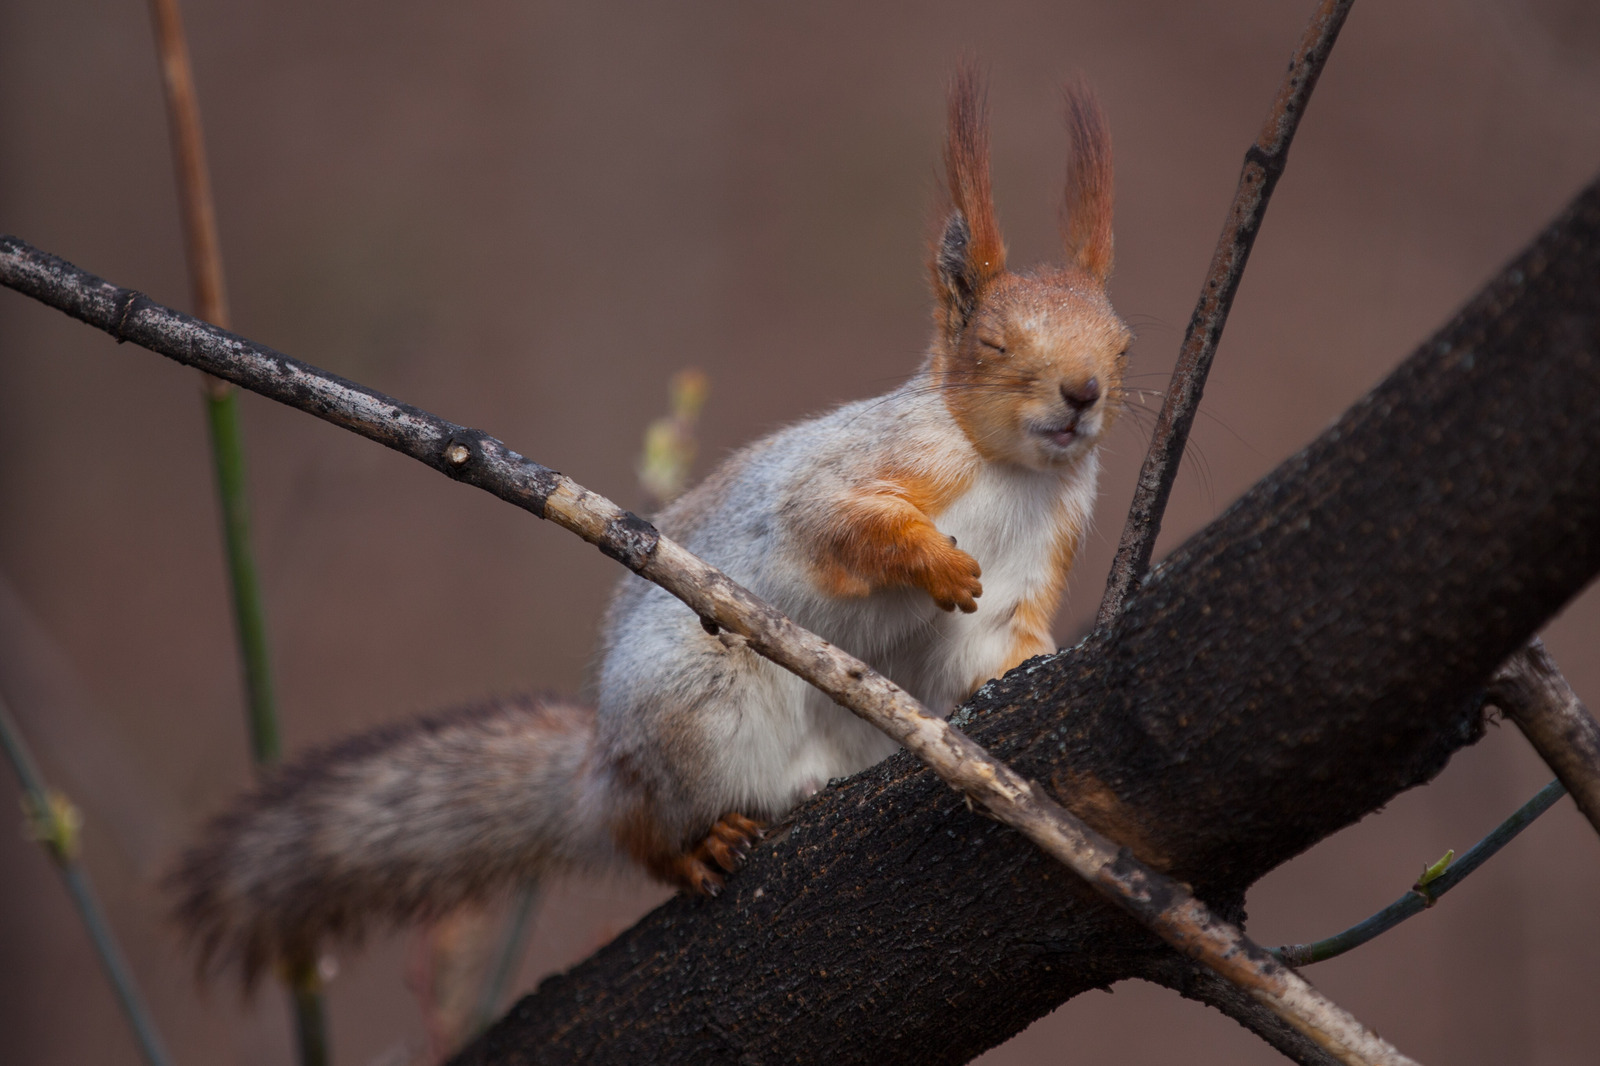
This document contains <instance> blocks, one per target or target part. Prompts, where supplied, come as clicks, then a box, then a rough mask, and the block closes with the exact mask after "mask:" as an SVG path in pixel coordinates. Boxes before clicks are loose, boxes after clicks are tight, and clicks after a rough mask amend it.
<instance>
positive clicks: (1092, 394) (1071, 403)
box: [1061, 378, 1100, 411]
mask: <svg viewBox="0 0 1600 1066" xmlns="http://www.w3.org/2000/svg"><path fill="white" fill-rule="evenodd" d="M1061 398H1062V399H1063V400H1065V401H1067V406H1068V407H1070V408H1072V409H1073V410H1074V411H1084V410H1087V409H1088V408H1090V407H1093V406H1094V403H1095V401H1096V400H1098V399H1099V398H1100V379H1099V378H1090V379H1089V380H1088V381H1085V382H1084V383H1083V384H1082V385H1079V386H1078V387H1077V388H1075V389H1074V388H1071V387H1070V386H1068V385H1066V384H1063V385H1062V386H1061Z"/></svg>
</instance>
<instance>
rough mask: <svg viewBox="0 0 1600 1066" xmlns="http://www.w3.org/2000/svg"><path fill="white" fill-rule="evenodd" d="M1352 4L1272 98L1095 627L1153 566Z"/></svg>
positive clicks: (1327, 9)
mask: <svg viewBox="0 0 1600 1066" xmlns="http://www.w3.org/2000/svg"><path fill="white" fill-rule="evenodd" d="M1352 3H1354V0H1322V2H1321V3H1320V4H1319V5H1318V6H1317V12H1316V14H1314V15H1313V16H1312V17H1311V21H1310V23H1308V24H1307V25H1306V31H1305V33H1304V34H1302V35H1301V38H1300V44H1299V46H1298V47H1297V48H1296V49H1295V50H1294V55H1293V56H1291V57H1290V58H1289V69H1288V71H1287V72H1286V73H1285V74H1284V77H1283V83H1282V84H1281V85H1279V86H1278V94H1277V96H1275V97H1273V100H1272V110H1271V111H1270V112H1268V114H1267V121H1266V122H1265V123H1264V124H1263V125H1262V127H1261V133H1260V134H1259V135H1258V136H1257V137H1256V143H1255V144H1253V145H1251V146H1250V150H1249V151H1248V152H1246V153H1245V156H1244V167H1243V169H1242V170H1241V171H1240V172H1239V187H1238V189H1237V190H1236V191H1235V192H1234V194H1233V203H1232V204H1230V205H1229V207H1228V217H1227V221H1225V222H1224V223H1223V226H1222V235H1221V236H1219V237H1218V238H1217V248H1216V251H1214V252H1212V253H1211V266H1210V268H1209V269H1208V270H1207V271H1206V280H1205V284H1204V285H1202V286H1201V287H1200V299H1199V301H1198V302H1197V303H1196V304H1195V308H1194V314H1192V315H1191V316H1189V328H1188V329H1187V330H1185V331H1184V335H1183V347H1182V348H1180V349H1179V351H1178V364H1177V366H1175V367H1173V368H1172V381H1171V383H1170V384H1168V385H1167V393H1166V398H1165V399H1164V400H1163V401H1162V403H1161V413H1160V415H1158V416H1157V417H1156V425H1155V430H1154V432H1152V433H1151V435H1150V449H1149V451H1148V452H1147V453H1146V455H1145V459H1144V466H1143V467H1142V468H1141V469H1140V471H1139V482H1138V484H1137V485H1136V486H1135V487H1134V491H1133V503H1132V505H1131V506H1129V508H1128V520H1127V523H1126V524H1125V525H1124V526H1123V527H1122V539H1121V540H1120V541H1119V542H1118V544H1117V555H1116V558H1115V559H1114V560H1113V561H1112V564H1111V573H1110V574H1109V575H1107V578H1106V592H1105V597H1104V598H1103V599H1102V600H1101V601H1100V611H1099V617H1098V618H1097V619H1096V625H1099V626H1106V625H1110V624H1111V621H1112V619H1114V618H1115V617H1116V616H1117V612H1118V611H1120V610H1122V605H1123V603H1124V602H1125V601H1126V600H1127V598H1128V592H1129V590H1130V589H1131V588H1132V587H1133V586H1134V585H1135V584H1137V583H1138V582H1139V581H1140V579H1142V578H1143V577H1144V575H1145V572H1146V571H1147V570H1148V569H1149V567H1150V553H1151V552H1152V551H1154V550H1155V546H1156V534H1158V533H1160V532H1161V516H1162V515H1163V514H1164V513H1165V512H1166V509H1167V498H1168V497H1169V496H1170V495H1171V494H1172V483H1173V481H1175V480H1176V479H1177V477H1178V461H1179V460H1180V459H1181V458H1182V457H1183V451H1184V448H1185V447H1186V446H1187V445H1188V443H1189V429H1190V427H1191V426H1193V424H1194V416H1195V413H1196V412H1197V411H1198V410H1199V409H1200V395H1201V393H1202V392H1204V391H1205V387H1206V375H1207V374H1208V373H1210V372H1211V360H1212V357H1214V356H1215V355H1216V354H1217V344H1218V342H1219V341H1221V340H1222V329H1223V327H1224V326H1226V325H1227V324H1228V312H1229V311H1230V310H1232V309H1233V297H1234V295H1235V294H1236V293H1237V292H1238V291H1239V282H1240V281H1241V280H1243V278H1244V268H1245V264H1246V263H1248V262H1249V261H1250V249H1251V248H1253V247H1255V243H1256V234H1257V233H1258V232H1260V230H1261V222H1262V220H1263V219H1265V218H1266V216H1267V202H1268V201H1269V200H1271V199H1272V190H1273V189H1275V188H1276V187H1277V185H1278V179H1279V178H1280V177H1282V176H1283V170H1284V167H1286V166H1287V165H1288V163H1289V146H1290V145H1291V144H1293V143H1294V133H1295V130H1296V129H1298V128H1299V126H1300V119H1301V117H1302V116H1303V115H1304V114H1305V110H1306V105H1307V104H1308V103H1310V102H1311V91H1312V90H1313V89H1315V88H1316V87H1317V79H1318V78H1320V77H1321V76H1322V66H1323V64H1324V63H1326V62H1327V60H1328V54H1329V53H1330V52H1332V51H1333V42H1334V41H1335V40H1337V39H1338V36H1339V30H1340V28H1342V27H1343V26H1344V20H1345V16H1346V15H1348V14H1350V6H1351V4H1352Z"/></svg>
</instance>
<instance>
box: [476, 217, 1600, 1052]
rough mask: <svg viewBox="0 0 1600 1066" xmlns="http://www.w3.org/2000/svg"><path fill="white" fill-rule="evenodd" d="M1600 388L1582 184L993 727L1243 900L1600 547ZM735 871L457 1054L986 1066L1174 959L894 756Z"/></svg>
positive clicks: (1418, 749)
mask: <svg viewBox="0 0 1600 1066" xmlns="http://www.w3.org/2000/svg"><path fill="white" fill-rule="evenodd" d="M1597 409H1600V189H1596V188H1591V189H1589V190H1588V191H1586V192H1585V193H1584V194H1583V195H1582V196H1581V197H1580V198H1579V200H1578V201H1577V203H1576V204H1575V205H1574V206H1573V208H1572V209H1570V210H1569V212H1568V213H1567V214H1565V215H1564V216H1563V217H1562V218H1561V219H1560V220H1558V221H1557V222H1556V223H1555V224H1554V225H1553V226H1552V227H1551V228H1550V229H1549V230H1548V231H1547V232H1546V233H1545V234H1544V235H1543V236H1542V237H1541V238H1540V240H1539V241H1538V242H1537V243H1536V244H1535V246H1534V247H1533V248H1532V249H1531V250H1530V251H1529V252H1527V253H1526V254H1525V255H1524V256H1522V257H1521V258H1520V259H1518V260H1517V261H1516V262H1515V263H1513V264H1512V265H1511V266H1510V267H1509V268H1508V269H1507V270H1506V271H1505V272H1504V273H1503V274H1502V275H1501V276H1500V277H1499V278H1498V279H1497V280H1496V281H1495V282H1493V283H1492V284H1491V285H1490V286H1489V287H1488V288H1487V289H1486V290H1485V291H1484V292H1483V293H1481V294H1480V295H1479V296H1478V297H1477V298H1476V299H1474V300H1473V301H1472V302H1471V304H1469V305H1468V307H1467V308H1466V309H1465V310H1464V311H1463V312H1462V313H1461V315H1460V316H1458V317H1457V319H1456V320H1455V321H1454V322H1452V323H1451V324H1450V325H1448V326H1447V327H1446V328H1445V329H1444V330H1443V331H1441V332H1440V334H1438V335H1437V336H1436V337H1435V338H1433V339H1432V340H1430V341H1429V342H1428V343H1427V344H1425V345H1424V346H1423V347H1422V349H1421V350H1420V351H1419V352H1417V353H1416V354H1415V355H1414V356H1413V357H1412V358H1411V359H1410V360H1408V361H1407V362H1406V363H1405V364H1404V365H1402V366H1401V367H1400V368H1399V369H1398V370H1397V371H1396V372H1395V373H1394V374H1393V375H1392V376H1391V377H1390V378H1389V380H1388V381H1386V382H1385V383H1384V384H1383V385H1381V386H1380V387H1379V388H1378V389H1376V390H1375V391H1374V392H1373V393H1372V394H1371V395H1370V396H1368V397H1367V398H1366V399H1364V400H1363V401H1362V402H1361V403H1359V404H1358V405H1356V407H1355V408H1353V409H1352V410H1351V411H1350V412H1348V413H1347V414H1346V415H1345V417H1344V418H1342V419H1341V420H1340V421H1339V423H1338V424H1337V425H1335V426H1334V427H1333V428H1331V429H1330V430H1329V431H1328V432H1327V433H1325V434H1324V435H1323V436H1322V437H1321V438H1320V439H1319V440H1317V441H1316V442H1315V443H1314V444H1312V445H1311V446H1310V447H1308V448H1307V449H1306V450H1305V451H1303V452H1301V453H1300V454H1298V455H1296V456H1294V457H1293V458H1292V459H1290V460H1289V461H1288V462H1286V463H1285V464H1284V465H1283V466H1282V467H1280V468H1279V469H1278V470H1277V471H1275V472H1274V473H1273V474H1272V475H1270V476H1269V477H1268V478H1266V479H1265V480H1264V481H1263V482H1262V483H1261V484H1259V485H1258V486H1257V487H1256V488H1255V489H1253V490H1252V491H1251V492H1250V493H1249V494H1247V495H1246V496H1245V497H1244V498H1243V499H1241V500H1240V501H1239V502H1238V503H1236V504H1235V505H1234V506H1233V507H1231V508H1230V509H1229V511H1228V512H1227V513H1226V514H1225V515H1224V516H1223V517H1222V518H1220V519H1219V520H1218V521H1216V522H1215V523H1213V524H1212V525H1211V526H1210V527H1209V528H1207V529H1206V530H1205V531H1203V532H1202V533H1201V534H1199V535H1198V536H1196V537H1195V538H1193V539H1192V540H1191V541H1189V542H1188V543H1187V544H1186V545H1184V546H1183V547H1182V548H1181V549H1179V551H1177V552H1176V553H1175V554H1174V555H1173V556H1172V557H1171V558H1170V559H1169V560H1168V561H1167V562H1166V563H1165V564H1164V565H1163V566H1161V567H1158V568H1157V569H1156V570H1155V572H1154V573H1153V574H1152V575H1151V577H1150V580H1149V581H1148V582H1147V583H1145V584H1144V585H1143V586H1142V587H1141V588H1140V590H1139V592H1138V594H1137V595H1136V596H1134V597H1133V598H1131V599H1130V601H1129V603H1128V606H1127V609H1126V611H1125V612H1124V613H1123V614H1122V615H1120V616H1119V617H1118V619H1117V621H1116V622H1115V623H1114V625H1113V626H1112V627H1111V628H1110V629H1109V631H1106V632H1104V633H1102V634H1100V635H1098V636H1097V637H1095V638H1094V639H1093V640H1092V641H1090V642H1087V643H1085V644H1084V645H1080V646H1079V647H1078V648H1075V649H1073V650H1072V651H1070V652H1067V653H1064V654H1062V655H1060V656H1057V657H1054V658H1053V659H1050V660H1046V661H1038V662H1034V663H1032V664H1029V665H1028V666H1025V667H1023V668H1022V669H1020V670H1018V671H1015V672H1014V673H1012V674H1011V675H1008V676H1007V677H1006V678H1004V679H1002V680H1000V681H998V682H995V683H993V684H992V685H990V686H987V687H985V688H984V689H983V690H982V691H980V693H979V694H978V696H977V697H976V698H975V699H974V701H973V705H972V708H971V714H972V718H971V724H970V728H971V731H972V733H973V735H974V737H975V738H976V739H978V740H979V741H980V742H982V743H984V744H985V745H987V746H989V747H990V748H991V750H994V751H996V753H997V754H1000V755H1002V757H1004V758H1006V759H1007V760H1008V761H1010V762H1012V764H1013V765H1016V766H1018V768H1019V769H1022V770H1023V771H1024V772H1026V773H1029V774H1030V775H1031V776H1034V777H1036V778H1039V779H1043V780H1048V781H1049V782H1050V783H1051V785H1052V786H1053V788H1054V789H1055V790H1056V792H1057V794H1058V795H1060V796H1062V797H1063V798H1064V799H1065V800H1066V801H1067V803H1068V804H1069V805H1070V806H1071V807H1072V808H1073V809H1074V810H1076V811H1078V812H1079V813H1080V814H1083V815H1084V816H1085V817H1087V818H1088V819H1089V820H1090V821H1091V822H1093V823H1095V824H1097V825H1098V826H1099V827H1100V828H1101V829H1103V830H1105V831H1107V832H1109V833H1110V834H1111V835H1113V836H1115V837H1117V838H1118V839H1121V840H1123V841H1125V842H1128V843H1130V844H1131V845H1132V846H1133V847H1134V849H1135V851H1136V852H1137V853H1138V854H1139V855H1140V856H1141V857H1142V858H1144V859H1145V860H1146V861H1149V862H1152V863H1156V864H1158V865H1163V866H1165V867H1166V868H1167V869H1168V870H1169V871H1170V872H1172V873H1174V874H1176V875H1177V876H1179V877H1181V878H1183V879H1185V880H1188V881H1190V882H1191V883H1193V884H1194V885H1195V886H1196V888H1197V890H1198V891H1199V892H1200V894H1201V895H1202V896H1203V897H1204V898H1206V899H1207V900H1209V901H1210V902H1211V903H1212V904H1213V905H1214V906H1216V907H1217V908H1219V909H1221V910H1222V911H1223V912H1224V913H1231V914H1237V913H1238V908H1239V906H1240V903H1241V901H1242V898H1243V894H1244V891H1245V889H1246V888H1247V887H1248V886H1249V885H1250V884H1251V883H1252V882H1253V881H1255V880H1256V879H1257V878H1259V877H1260V876H1261V875H1262V874H1264V873H1265V872H1267V871H1268V870H1270V869H1272V868H1273V867H1274V866H1276V865H1278V864H1279V863H1281V862H1283V861H1285V860H1286V859H1288V858H1290V857H1291V856H1293V855H1295V854H1297V853H1299V852H1300V851H1303V850H1304V849H1305V848H1307V847H1309V846H1310V845H1311V844H1313V843H1315V842H1316V841H1317V840H1320V839H1322V838H1323V837H1326V836H1328V835H1329V834H1331V833H1333V832H1334V831H1336V830H1338V829H1339V828H1341V827H1343V826H1345V825H1348V824H1350V823H1351V822H1353V821H1355V820H1356V819H1358V818H1359V817H1361V816H1362V815H1363V814H1366V813H1368V812H1370V811H1372V810H1374V809H1376V808H1377V807H1379V806H1381V805H1382V804H1383V803H1385V802H1386V801H1388V800H1389V799H1390V798H1392V797H1393V796H1394V795H1395V794H1396V793H1397V792H1399V791H1401V790H1403V789H1405V788H1409V787H1412V786H1414V785H1417V784H1420V783H1422V782H1424V781H1426V780H1428V779H1429V778H1430V777H1432V776H1433V775H1434V774H1435V773H1437V772H1438V771H1439V770H1440V769H1441V768H1442V767H1443V766H1444V764H1445V762H1446V761H1447V760H1448V758H1449V757H1450V754H1451V753H1452V752H1453V751H1455V750H1456V749H1457V748H1458V747H1460V746H1461V745H1463V744H1466V743H1469V742H1471V741H1472V740H1474V739H1476V737H1477V736H1478V735H1479V734H1480V732H1481V729H1482V723H1481V717H1480V714H1479V706H1480V700H1481V693H1482V689H1483V686H1484V685H1485V684H1486V682H1487V681H1488V679H1489V677H1490V675H1491V673H1492V672H1493V671H1494V669H1495V667H1496V666H1497V665H1498V664H1499V663H1500V662H1501V661H1502V660H1503V659H1504V658H1505V657H1506V656H1507V655H1509V654H1510V653H1511V652H1512V651H1514V650H1516V649H1517V648H1518V647H1520V646H1521V645H1522V644H1523V643H1524V642H1525V641H1526V640H1527V639H1528V638H1529V637H1530V636H1531V635H1532V634H1533V632H1534V631H1535V630H1536V629H1537V628H1538V627H1539V626H1540V625H1541V624H1543V622H1544V621H1545V620H1546V619H1548V618H1549V617H1550V616H1551V615H1553V614H1554V613H1555V612H1556V611H1557V610H1558V609H1559V608H1560V607H1561V605H1562V604H1563V603H1565V602H1566V601H1567V600H1568V599H1570V598H1571V597H1572V596H1573V595H1575V594H1576V593H1577V591H1578V590H1580V589H1581V588H1582V587H1583V586H1584V585H1585V584H1586V583H1587V582H1588V581H1589V580H1590V579H1591V578H1592V577H1593V575H1594V574H1595V572H1596V570H1597V569H1600V420H1597V419H1595V418H1594V417H1593V412H1594V411H1595V410H1597ZM729 889H730V891H729V893H728V895H726V896H725V897H724V898H723V899H722V900H719V901H718V902H717V903H715V904H710V905H707V904H702V903H699V902H697V901H692V900H674V901H671V902H669V903H667V904H666V905H664V906H663V907H662V908H661V909H659V910H658V911H656V912H655V913H654V914H652V915H650V916H649V917H648V918H646V919H645V920H644V921H642V922H640V923H639V924H638V925H637V926H635V927H634V928H633V929H631V930H629V931H628V932H626V933H624V934H623V935H622V936H620V937H619V938H618V939H617V940H616V941H615V942H613V943H612V944H610V945H608V946H607V947H606V948H604V949H602V951H600V952H599V953H598V954H596V955H595V956H594V957H593V958H591V959H589V960H588V961H586V962H585V963H583V964H581V965H580V966H578V967H577V968H575V969H574V970H573V971H571V972H570V973H567V974H564V975H561V976H559V977H555V978H551V979H550V980H548V981H547V982H545V984H544V985H542V986H541V988H540V989H539V991H538V993H537V994H535V995H533V996H530V997H528V998H527V999H525V1000H524V1001H523V1002H522V1003H520V1004H519V1005H518V1006H517V1007H516V1008H515V1009H514V1010H513V1011H512V1013H511V1014H510V1015H509V1016H508V1018H507V1020H506V1021H505V1022H503V1023H502V1024H501V1026H499V1027H498V1028H497V1029H495V1030H493V1031H492V1032H491V1033H490V1034H488V1036H487V1037H486V1038H485V1039H484V1040H483V1041H482V1042H481V1043H480V1044H478V1045H477V1046H476V1047H475V1048H473V1049H472V1050H471V1051H470V1052H469V1053H468V1054H467V1055H466V1056H465V1057H464V1059H463V1061H464V1062H471V1063H490V1062H493V1063H523V1062H536V1061H537V1062H570V1061H590V1062H637V1061H652V1062H658V1063H674V1062H684V1063H688V1062H733V1061H750V1062H792V1061H831V1062H905V1061H931V1062H951V1063H954V1062H962V1061H966V1060H967V1059H969V1058H970V1057H971V1056H972V1055H974V1054H975V1053H977V1052H979V1051H981V1050H983V1049H984V1048H987V1047H990V1046H993V1045H994V1044H997V1043H999V1042H1000V1041H1002V1040H1004V1039H1005V1038H1006V1037H1008V1036H1010V1035H1012V1034H1013V1033H1015V1032H1016V1031H1018V1030H1019V1029H1021V1028H1022V1027H1023V1026H1025V1025H1026V1024H1027V1023H1028V1022H1030V1021H1032V1020H1033V1019H1034V1018H1037V1017H1039V1016H1040V1015H1042V1014H1044V1013H1045V1012H1046V1011H1048V1010H1050V1009H1051V1008H1053V1007H1054V1006H1056V1005H1057V1004H1059V1003H1060V1002H1062V1001H1063V1000H1065V999H1067V998H1069V997H1071V996H1073V995H1075V994H1077V993H1078V992H1081V991H1084V990H1086V989H1089V988H1094V987H1101V986H1104V985H1105V984H1108V983H1110V982H1113V981H1116V980H1119V979H1122V978H1126V977H1151V978H1154V979H1157V980H1161V979H1163V978H1164V977H1166V976H1167V975H1168V973H1169V968H1170V961H1169V960H1170V958H1171V956H1170V954H1169V953H1167V952H1166V951H1165V949H1164V948H1162V947H1161V946H1160V945H1159V944H1157V943H1155V942H1154V941H1153V940H1152V939H1151V938H1150V937H1149V935H1148V934H1146V933H1144V932H1143V931H1142V930H1139V929H1138V928H1137V927H1136V926H1134V925H1132V924H1131V923H1130V922H1128V921H1127V920H1126V919H1125V918H1123V917H1122V916H1121V915H1119V914H1117V913H1116V912H1115V911H1113V910H1112V909H1110V908H1107V907H1105V906H1104V905H1102V904H1100V903H1099V902H1097V901H1096V900H1094V899H1093V898H1092V897H1090V896H1089V895H1088V894H1087V892H1086V891H1085V890H1084V889H1083V888H1082V887H1081V886H1080V885H1079V884H1078V883H1077V882H1076V881H1075V880H1073V879H1069V878H1064V877H1063V876H1062V874H1061V873H1060V871H1059V870H1058V869H1056V868H1055V867H1054V866H1053V865H1052V864H1050V863H1048V862H1046V861H1044V860H1043V859H1042V858H1041V857H1040V856H1039V855H1038V854H1037V853H1036V852H1035V851H1034V850H1033V849H1031V848H1028V847H1026V846H1024V845H1023V843H1022V842H1021V841H1020V840H1018V839H1017V838H1016V837H1014V836H1013V835H1011V834H1008V833H1006V832H1005V831H1004V830H1002V829H1000V828H999V827H996V826H994V825H992V824H990V823H987V822H985V821H983V820H982V819H979V818H976V817H974V816H973V815H972V814H971V812H969V811H967V810H966V809H965V807H964V806H963V805H962V804H961V803H960V802H959V800H958V799H956V798H954V797H951V796H947V795H945V794H944V793H943V792H942V791H941V789H940V786H938V784H937V782H935V781H934V780H933V779H932V777H931V775H928V774H926V773H924V772H922V771H920V770H919V769H918V768H917V766H916V765H915V763H913V762H912V761H911V760H909V759H907V758H905V757H901V756H897V757H895V758H893V759H891V760H889V761H888V762H886V763H884V764H883V765H881V766H879V767H876V768H874V769H873V770H870V771H867V772H866V773H863V774H860V775H858V776H856V777H854V778H852V779H850V780H849V781H847V782H844V783H842V784H840V785H838V786H836V787H834V788H832V789H830V790H829V791H828V792H827V793H825V794H823V795H822V796H819V797H818V798H817V799H815V800H814V801H812V802H811V803H810V804H808V805H807V806H806V807H805V808H803V809H802V810H800V811H799V812H797V813H796V814H795V816H794V817H793V819H792V820H791V822H790V823H789V824H788V825H787V826H786V827H785V828H784V830H783V831H782V832H781V833H780V834H779V839H778V840H777V841H776V842H775V843H774V844H773V845H772V846H769V847H764V848H761V849H758V851H757V853H756V854H755V855H754V856H752V863H751V865H750V866H749V867H748V868H747V869H746V870H745V871H744V873H743V874H741V876H739V877H737V878H735V879H733V881H731V882H730V886H729ZM1168 983H1171V982H1170V980H1169V981H1168Z"/></svg>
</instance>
